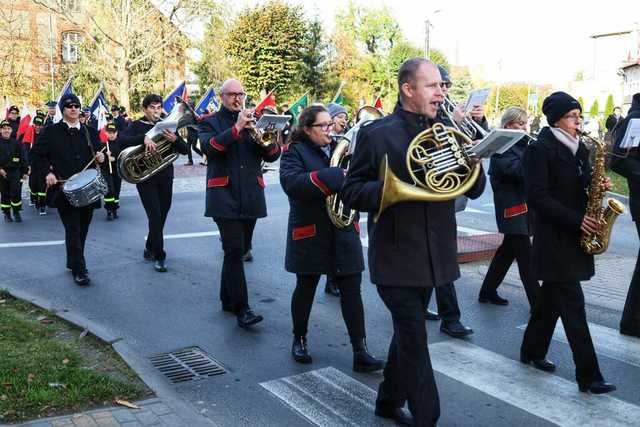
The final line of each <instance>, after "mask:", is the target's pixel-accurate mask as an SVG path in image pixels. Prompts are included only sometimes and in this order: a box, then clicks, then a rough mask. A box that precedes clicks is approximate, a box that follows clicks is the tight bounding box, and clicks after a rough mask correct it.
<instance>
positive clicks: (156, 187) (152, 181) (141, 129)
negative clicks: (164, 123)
mask: <svg viewBox="0 0 640 427" xmlns="http://www.w3.org/2000/svg"><path fill="white" fill-rule="evenodd" d="M142 111H143V112H144V117H142V118H140V119H138V120H136V121H134V122H133V123H131V125H130V126H129V127H128V128H127V130H126V132H124V134H123V135H121V138H120V141H119V149H120V150H123V149H125V148H127V147H132V146H135V145H140V144H144V147H145V150H149V151H152V152H153V151H155V150H156V143H155V142H153V141H152V140H151V139H149V138H148V137H147V136H146V135H145V134H146V133H147V132H148V131H149V130H151V129H152V128H153V127H154V126H155V124H156V122H158V121H159V120H160V114H161V112H162V97H160V95H156V94H149V95H146V96H145V97H144V98H143V100H142ZM162 136H163V137H164V138H166V139H167V140H168V141H171V143H172V144H173V148H174V149H175V150H176V151H177V152H178V153H180V154H186V153H187V146H186V144H185V142H184V141H183V140H182V138H180V136H179V135H178V134H177V133H176V132H171V131H170V130H168V129H165V130H164V131H163V132H162ZM136 189H137V190H138V194H139V195H140V201H141V202H142V206H144V211H145V212H146V213H147V219H148V221H149V232H148V234H147V243H146V245H145V249H144V252H143V254H142V256H143V258H144V259H145V260H147V261H153V268H154V270H155V271H157V272H159V273H164V272H166V271H167V267H166V265H165V260H166V258H167V253H166V252H165V251H164V235H163V233H164V224H165V222H166V221H167V215H168V214H169V210H170V209H171V199H172V197H173V164H170V165H169V166H167V167H166V168H164V169H163V170H161V171H160V172H158V173H156V174H155V175H153V176H152V177H151V178H149V179H147V180H145V181H143V182H141V183H139V184H136Z"/></svg>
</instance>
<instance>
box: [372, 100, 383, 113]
mask: <svg viewBox="0 0 640 427" xmlns="http://www.w3.org/2000/svg"><path fill="white" fill-rule="evenodd" d="M373 106H374V107H376V108H377V109H378V110H380V111H382V99H380V97H378V98H377V99H376V102H375V103H374V104H373Z"/></svg>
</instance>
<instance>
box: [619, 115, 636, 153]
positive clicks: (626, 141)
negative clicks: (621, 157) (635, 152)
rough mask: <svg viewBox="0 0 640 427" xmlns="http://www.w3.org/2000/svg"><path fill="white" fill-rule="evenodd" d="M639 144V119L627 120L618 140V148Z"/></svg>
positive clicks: (632, 146)
mask: <svg viewBox="0 0 640 427" xmlns="http://www.w3.org/2000/svg"><path fill="white" fill-rule="evenodd" d="M638 146H640V119H631V120H629V125H628V126H627V130H626V131H625V133H624V138H622V141H621V142H620V148H638Z"/></svg>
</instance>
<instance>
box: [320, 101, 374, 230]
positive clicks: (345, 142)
mask: <svg viewBox="0 0 640 427" xmlns="http://www.w3.org/2000/svg"><path fill="white" fill-rule="evenodd" d="M383 116H384V113H382V111H380V110H378V109H377V108H375V107H371V106H368V105H365V106H364V107H362V108H360V109H359V110H358V112H357V113H356V124H355V125H353V127H352V128H351V129H349V131H348V132H347V133H346V134H345V135H333V136H332V138H334V139H337V140H338V142H337V144H336V146H335V148H334V149H333V154H332V155H331V162H330V163H329V166H331V167H335V166H339V167H341V168H342V169H344V170H345V171H346V170H347V169H349V162H350V161H351V156H352V155H353V150H354V149H355V140H356V137H357V134H358V130H359V129H360V128H361V127H362V126H363V125H365V124H366V123H368V122H370V121H372V120H376V119H379V118H382V117H383ZM326 206H327V214H328V215H329V219H330V220H331V222H332V223H333V225H335V226H336V227H338V228H344V227H348V226H350V225H351V224H352V223H353V220H354V219H355V217H356V211H355V210H353V209H350V210H349V211H348V212H346V211H345V207H344V204H343V203H342V201H341V200H340V198H339V197H338V195H337V194H332V195H331V196H328V197H327V200H326Z"/></svg>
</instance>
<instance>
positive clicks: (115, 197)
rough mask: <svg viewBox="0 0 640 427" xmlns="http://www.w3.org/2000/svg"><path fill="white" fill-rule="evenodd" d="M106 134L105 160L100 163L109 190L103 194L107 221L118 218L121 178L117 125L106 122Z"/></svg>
mask: <svg viewBox="0 0 640 427" xmlns="http://www.w3.org/2000/svg"><path fill="white" fill-rule="evenodd" d="M104 130H105V133H106V134H107V140H108V141H109V143H108V148H109V149H108V150H107V142H104V143H103V145H104V149H105V155H106V156H107V161H105V162H104V163H103V164H102V176H104V179H105V181H107V186H108V187H109V192H108V193H107V194H106V195H105V196H104V208H105V209H106V211H107V221H111V220H114V219H118V208H119V207H120V188H121V187H122V178H121V177H120V174H118V162H117V161H116V160H117V158H118V153H119V152H120V149H119V146H118V127H117V126H116V124H115V123H113V122H112V123H107V125H106V126H105V128H104ZM108 162H111V170H109V163H108Z"/></svg>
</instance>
